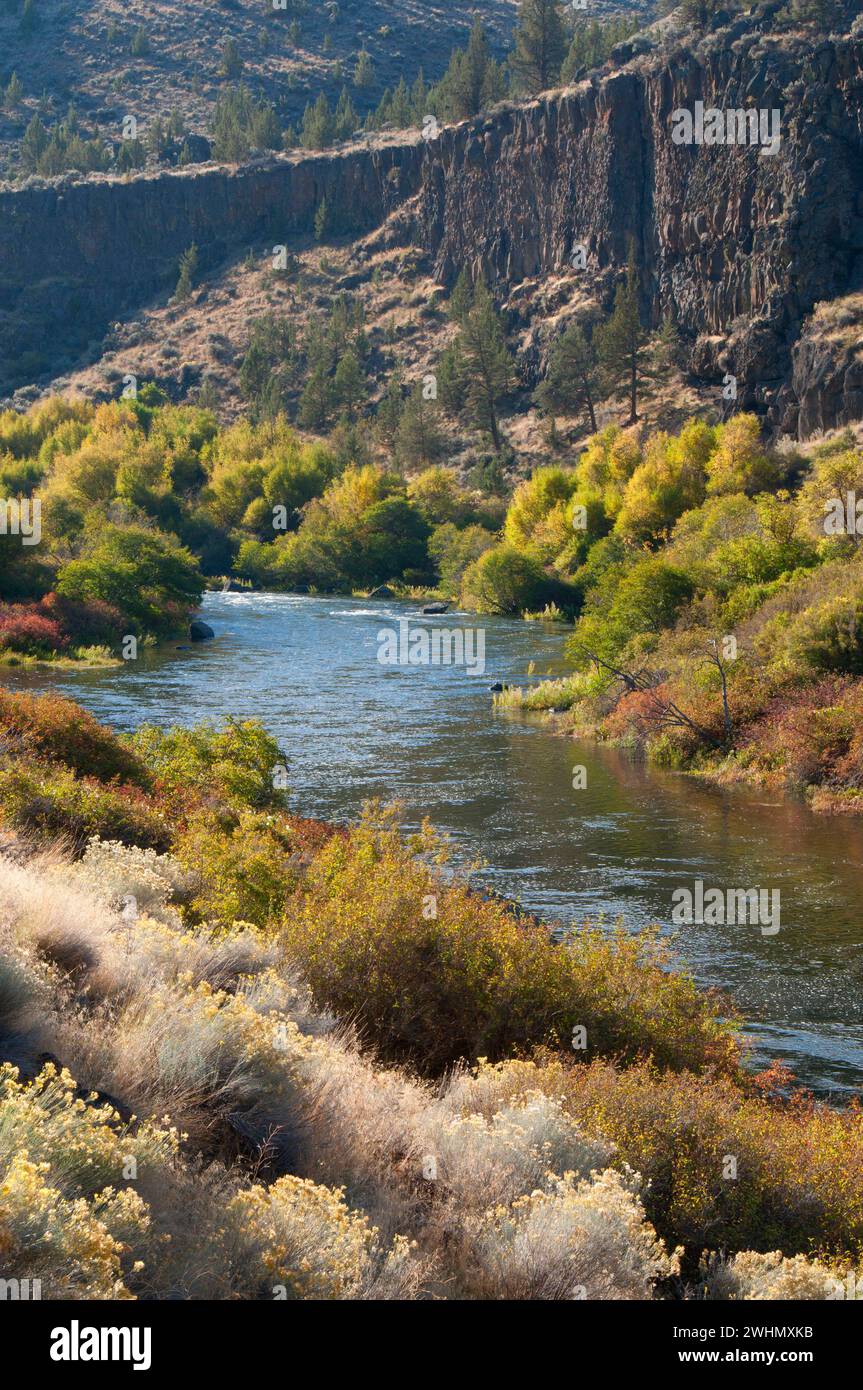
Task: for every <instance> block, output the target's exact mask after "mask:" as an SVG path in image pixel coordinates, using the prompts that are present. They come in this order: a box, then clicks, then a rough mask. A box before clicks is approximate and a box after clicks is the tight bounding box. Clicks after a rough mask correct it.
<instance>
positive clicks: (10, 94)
mask: <svg viewBox="0 0 863 1390" xmlns="http://www.w3.org/2000/svg"><path fill="white" fill-rule="evenodd" d="M23 96H24V88H23V87H22V86H21V83H20V81H19V80H18V74H17V73H16V72H13V74H12V76H11V77H10V79H9V85H8V87H7V88H6V91H5V92H4V93H3V105H4V106H5V107H6V110H7V111H14V110H15V107H16V106H20V104H21V99H22V97H23Z"/></svg>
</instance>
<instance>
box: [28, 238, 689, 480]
mask: <svg viewBox="0 0 863 1390" xmlns="http://www.w3.org/2000/svg"><path fill="white" fill-rule="evenodd" d="M396 216H398V214H396ZM390 240H391V237H390V234H389V229H388V227H386V226H385V227H384V228H383V229H380V230H378V231H375V232H373V233H372V234H371V235H370V236H368V237H365V238H363V239H361V240H358V241H356V242H351V243H349V244H342V245H340V246H336V247H333V246H328V247H325V248H321V247H319V246H317V245H315V244H314V243H306V244H304V245H296V244H295V250H296V252H297V259H298V262H299V268H298V270H297V272H296V274H293V275H292V276H291V277H290V278H289V279H285V278H282V277H280V276H274V275H273V274H272V273H271V261H270V258H269V256H268V254H267V253H266V252H265V251H263V250H262V249H261V248H260V247H257V248H254V249H252V248H250V254H249V255H248V256H247V257H241V258H239V259H237V260H236V261H234V262H233V263H232V264H231V265H229V266H226V267H225V268H223V269H222V270H221V271H220V272H219V273H218V274H215V275H213V276H211V277H208V278H207V279H206V280H205V281H204V282H203V283H201V284H200V285H199V286H198V287H197V288H196V290H195V292H194V294H193V295H192V297H191V298H190V299H189V300H188V301H186V302H185V303H182V304H176V303H173V302H172V301H171V300H170V299H169V298H168V296H167V295H163V296H162V297H161V298H160V299H158V300H157V301H155V302H153V303H151V304H149V305H148V306H147V307H146V308H145V309H143V310H142V311H141V312H139V313H138V314H136V315H135V316H134V317H131V318H129V319H127V320H125V321H123V322H120V321H117V322H115V323H114V325H113V326H112V328H111V331H110V333H109V335H108V337H107V338H106V340H105V342H104V344H103V350H101V351H98V352H97V353H96V354H95V355H94V358H93V360H92V361H91V362H89V363H87V364H82V365H81V366H80V367H78V368H77V369H76V370H74V371H72V372H70V373H68V374H66V375H64V376H61V377H57V378H55V379H54V380H53V381H52V382H51V383H50V385H47V386H43V387H41V388H39V389H37V388H33V389H31V390H29V391H21V392H19V393H17V396H16V404H18V405H19V406H23V405H25V404H26V403H29V402H31V401H34V400H37V399H40V398H43V397H45V396H48V395H52V394H56V393H61V394H73V395H74V394H82V395H85V396H87V397H89V398H91V399H111V398H116V397H117V396H118V395H119V394H120V392H121V391H122V389H123V378H124V377H125V376H126V375H127V374H128V373H132V374H134V375H135V376H136V377H137V378H138V380H139V381H155V382H157V383H158V384H159V385H160V386H161V387H162V388H163V389H164V390H165V391H167V393H168V394H169V395H170V397H171V398H172V399H173V400H178V401H180V400H184V399H194V398H195V396H196V394H197V391H198V390H199V389H200V387H201V385H202V384H203V382H204V381H205V380H208V381H209V382H210V383H211V384H212V386H213V387H214V389H215V392H216V395H217V398H218V402H219V406H218V409H219V415H220V417H221V418H222V420H224V421H230V420H233V419H235V418H236V417H237V416H238V415H240V414H241V413H242V412H243V411H244V409H245V408H246V403H245V402H244V400H243V398H242V395H241V393H240V390H239V372H240V366H241V364H242V359H243V354H244V352H245V350H246V347H247V345H248V341H249V331H250V325H251V324H252V322H253V321H254V320H255V319H257V318H261V317H262V316H263V315H265V314H276V315H278V316H279V317H284V318H286V319H287V320H288V321H289V322H290V324H291V327H292V328H293V330H294V331H295V333H296V334H297V337H298V338H299V339H300V341H301V340H302V336H303V332H304V329H305V327H306V326H307V325H308V323H309V321H310V319H311V318H312V317H313V316H315V315H318V314H322V313H325V312H326V311H327V309H328V308H329V307H330V306H331V304H332V302H333V300H334V298H335V297H336V296H337V295H338V294H339V293H341V292H343V291H347V292H349V293H350V294H352V295H354V296H356V298H357V299H358V300H359V301H360V302H361V303H362V305H363V308H364V310H365V314H366V323H367V334H368V339H369V345H370V355H369V372H370V376H371V378H372V380H373V383H374V384H373V390H372V397H371V399H372V401H373V402H374V401H375V400H376V399H379V397H380V395H381V394H382V392H383V391H384V390H385V389H386V386H387V383H388V381H389V380H390V378H391V376H392V374H393V371H394V370H395V369H396V368H397V367H398V368H399V369H400V370H401V372H402V374H403V377H404V379H405V381H406V382H408V383H409V382H412V381H419V380H420V379H421V378H422V377H423V375H424V374H425V373H426V372H429V371H433V370H434V367H435V364H436V362H437V361H438V360H439V357H440V354H441V353H442V351H443V350H444V349H445V347H446V346H447V345H448V343H449V342H450V341H451V339H452V337H453V335H454V332H455V330H454V328H453V326H452V324H451V323H450V321H449V319H448V317H447V314H446V295H445V291H444V290H443V289H442V287H441V286H440V285H439V284H438V283H437V282H436V281H435V279H434V278H433V276H432V275H431V274H430V273H429V269H428V264H427V260H426V258H425V257H423V255H422V254H421V253H420V252H419V251H418V250H416V249H415V248H405V247H404V246H400V245H396V246H392V245H390V244H389V243H390ZM502 307H503V310H504V312H505V313H506V314H507V315H508V317H509V321H510V324H511V327H512V332H511V344H512V347H513V349H514V354H515V359H516V365H517V369H518V375H519V380H518V384H517V389H516V390H515V391H514V393H513V396H512V399H511V401H510V402H509V404H508V407H507V408H505V410H504V412H503V425H504V430H505V433H506V435H507V438H508V439H509V440H510V442H511V444H512V446H513V448H514V450H515V452H516V456H517V468H518V471H519V473H521V472H525V473H526V472H529V471H530V469H531V468H532V467H534V466H535V465H536V464H537V463H539V462H541V461H542V460H544V459H548V458H549V457H550V456H551V454H552V452H562V453H563V454H564V456H565V455H566V454H567V453H568V452H569V444H570V443H572V444H573V445H574V446H575V447H578V444H579V441H580V440H581V438H582V437H583V436H584V432H585V431H584V421H583V420H581V419H561V420H560V421H559V422H558V432H559V436H560V437H559V440H558V442H557V445H556V447H555V449H554V450H552V449H551V447H550V442H549V439H548V437H547V431H546V428H545V427H544V425H543V423H542V421H541V419H540V417H539V415H538V413H537V411H536V409H535V408H534V406H533V404H532V387H533V384H534V382H535V379H536V373H537V371H538V370H541V369H543V368H544V361H545V357H546V355H547V345H548V343H549V341H551V340H552V339H553V337H554V336H555V335H556V334H557V332H559V331H560V330H561V328H562V327H563V326H565V324H566V323H567V322H568V321H569V319H570V318H571V317H572V316H573V314H574V313H576V312H577V311H579V310H581V309H583V308H584V307H585V303H584V302H583V294H582V293H581V292H580V286H579V284H578V277H577V276H576V275H575V273H574V272H572V273H564V274H560V275H557V276H551V277H536V278H535V279H533V280H530V281H524V282H522V283H520V284H518V285H514V286H513V287H512V289H511V292H510V294H509V296H508V297H507V298H506V299H505V300H504V302H503V305H502ZM293 404H294V405H295V402H293ZM642 412H643V416H644V419H645V421H646V423H648V424H650V425H656V426H658V427H660V428H664V429H669V430H671V429H675V428H678V427H679V426H680V424H682V422H683V420H684V419H686V418H687V417H688V416H690V415H692V414H704V415H707V416H710V417H711V418H713V417H715V415H716V413H717V400H716V393H715V391H707V392H704V391H702V392H699V391H698V390H697V389H696V388H695V387H693V386H690V385H688V384H687V383H686V382H685V381H684V380H683V378H682V377H681V376H680V375H677V374H675V377H674V379H673V380H671V381H668V382H665V383H663V384H662V385H661V386H655V387H651V388H648V390H647V391H646V393H645V395H644V397H643V400H642ZM625 413H626V412H625V409H624V406H623V404H622V403H619V402H614V401H608V402H606V403H605V404H604V405H601V406H600V407H599V409H598V411H597V419H598V423H599V424H600V425H603V424H606V423H610V422H612V421H621V420H622V419H623V417H624V415H625ZM483 447H484V445H483V442H482V440H481V439H480V438H479V436H477V435H474V434H473V432H472V431H470V430H469V429H468V430H466V429H464V428H462V429H460V430H455V429H454V428H451V429H450V430H449V441H448V448H449V460H448V461H449V462H452V463H454V464H455V465H456V466H458V465H459V464H460V463H462V462H463V463H464V464H465V466H467V465H468V464H469V463H470V462H471V461H472V457H473V455H472V451H474V450H477V449H482V448H483Z"/></svg>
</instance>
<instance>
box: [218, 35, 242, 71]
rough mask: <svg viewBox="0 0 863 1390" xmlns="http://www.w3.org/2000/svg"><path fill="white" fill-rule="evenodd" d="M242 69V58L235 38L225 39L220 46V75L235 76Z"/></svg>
mask: <svg viewBox="0 0 863 1390" xmlns="http://www.w3.org/2000/svg"><path fill="white" fill-rule="evenodd" d="M242 71H243V59H242V55H241V53H240V49H239V45H238V44H237V41H236V39H227V40H226V41H225V44H224V46H223V48H222V62H221V65H220V67H219V75H220V76H221V77H230V78H236V77H239V75H240V73H241V72H242Z"/></svg>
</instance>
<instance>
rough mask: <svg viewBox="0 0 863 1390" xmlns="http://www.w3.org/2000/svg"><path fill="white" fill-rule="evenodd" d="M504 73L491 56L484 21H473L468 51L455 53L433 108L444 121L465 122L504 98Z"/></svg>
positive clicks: (434, 92) (433, 97)
mask: <svg viewBox="0 0 863 1390" xmlns="http://www.w3.org/2000/svg"><path fill="white" fill-rule="evenodd" d="M505 89H506V84H505V81H504V77H503V72H502V69H501V67H500V65H499V64H498V63H496V62H495V61H494V59H493V58H492V56H491V51H490V49H489V46H488V40H487V38H486V34H485V30H484V28H483V26H482V22H481V20H479V19H477V20H476V21H475V22H474V26H473V29H472V30H471V35H470V39H469V40H468V45H467V48H466V49H462V48H457V49H455V50H454V52H453V54H452V57H451V58H450V61H449V67H448V68H447V70H446V72H445V73H444V76H443V77H442V78H441V80H440V82H439V83H438V85H437V86H436V87H434V88H433V89H432V91H431V93H430V105H431V106H432V107H433V108H434V110H435V111H436V112H437V113H438V114H439V115H441V116H442V117H443V118H444V119H445V120H452V121H463V120H465V119H466V118H467V117H469V116H475V115H477V114H478V112H480V111H482V110H483V108H484V107H486V106H491V105H492V104H493V103H494V102H496V101H500V99H501V97H503V96H504V94H505Z"/></svg>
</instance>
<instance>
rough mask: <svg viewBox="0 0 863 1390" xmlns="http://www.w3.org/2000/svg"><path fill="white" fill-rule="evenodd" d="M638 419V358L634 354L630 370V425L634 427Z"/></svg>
mask: <svg viewBox="0 0 863 1390" xmlns="http://www.w3.org/2000/svg"><path fill="white" fill-rule="evenodd" d="M637 419H638V358H637V357H636V355H635V353H633V354H632V362H631V363H630V368H629V424H630V425H634V424H635V422H636V420H637Z"/></svg>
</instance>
